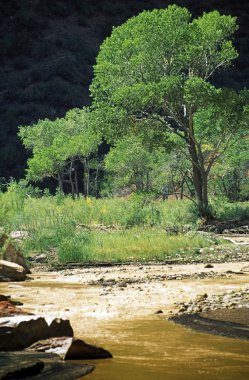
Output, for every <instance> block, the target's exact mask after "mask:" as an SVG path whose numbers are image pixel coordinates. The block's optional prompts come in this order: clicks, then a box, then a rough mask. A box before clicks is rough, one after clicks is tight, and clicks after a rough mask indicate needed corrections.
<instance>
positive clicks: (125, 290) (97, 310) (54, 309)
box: [0, 261, 249, 339]
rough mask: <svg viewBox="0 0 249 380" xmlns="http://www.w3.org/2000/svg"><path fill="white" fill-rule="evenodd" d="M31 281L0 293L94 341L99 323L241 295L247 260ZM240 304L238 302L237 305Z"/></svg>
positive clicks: (162, 314)
mask: <svg viewBox="0 0 249 380" xmlns="http://www.w3.org/2000/svg"><path fill="white" fill-rule="evenodd" d="M31 277H32V279H31V280H30V281H26V282H21V283H1V284H0V288H1V292H0V293H2V294H11V296H12V297H13V298H16V299H19V300H21V301H22V302H23V304H24V305H23V308H25V310H27V311H29V312H32V313H34V314H36V315H51V316H57V317H64V318H69V319H70V321H71V322H72V325H73V327H74V330H76V334H77V335H78V336H81V335H82V336H83V335H84V336H85V333H86V331H89V337H91V338H92V332H93V331H94V335H96V339H97V335H100V336H101V334H102V331H101V328H99V325H101V324H102V323H103V322H106V321H110V320H119V321H121V320H127V319H137V318H140V319H141V318H148V317H151V316H153V315H154V316H155V318H167V317H169V316H171V315H175V314H177V313H179V312H180V313H181V309H182V305H183V304H189V303H190V302H192V301H193V300H195V299H196V297H198V296H199V295H201V294H207V296H208V299H211V298H212V297H214V296H215V295H222V294H226V293H229V292H235V293H239V292H245V291H247V288H248V283H249V271H248V262H245V261H244V262H229V263H213V264H212V265H205V264H203V263H200V264H188V265H186V264H185V265H162V264H157V265H153V264H151V265H141V264H139V265H135V264H133V265H122V266H111V267H90V268H89V267H86V268H79V269H66V270H62V271H60V272H34V273H33V274H32V276H31ZM227 300H228V301H227V304H226V303H225V302H223V307H226V306H228V307H229V308H231V307H232V305H231V302H229V297H228V298H227ZM239 304H240V299H239V298H238V302H237V304H236V305H237V306H238V305H239ZM236 305H234V306H236ZM246 307H249V304H248V305H247V306H246ZM79 319H80V321H81V322H80V324H79ZM82 325H84V329H83V330H82V329H81V327H80V326H82ZM85 327H87V328H86V329H85Z"/></svg>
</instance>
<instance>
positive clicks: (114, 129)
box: [91, 5, 248, 217]
mask: <svg viewBox="0 0 249 380" xmlns="http://www.w3.org/2000/svg"><path fill="white" fill-rule="evenodd" d="M236 29H237V26H236V19H235V18H234V17H231V16H222V15H220V14H219V13H218V12H217V11H213V12H211V13H204V15H203V16H202V17H199V18H197V19H195V20H193V21H192V20H191V15H190V13H189V12H188V10H187V9H185V8H180V7H178V6H176V5H173V6H169V7H168V8H167V9H164V10H153V11H151V12H147V11H145V12H143V13H141V14H139V15H138V16H136V17H133V18H131V19H130V20H128V21H127V22H126V23H125V24H123V25H121V26H120V27H117V28H114V29H113V32H112V35H111V37H110V38H107V39H106V40H105V41H104V43H103V44H102V46H101V49H100V53H99V55H98V57H97V64H96V66H95V78H94V81H93V84H92V86H91V91H92V95H93V100H94V107H95V109H96V110H99V114H100V115H101V114H102V115H104V116H103V117H102V119H101V117H100V118H99V124H100V129H102V130H104V133H105V136H107V137H108V136H110V135H111V134H112V135H114V136H117V135H120V134H121V133H122V134H125V133H128V134H130V133H141V131H144V132H145V133H147V134H148V136H150V133H148V130H150V131H151V130H153V129H154V128H155V129H158V128H160V126H161V130H162V131H168V132H171V133H172V134H173V135H174V136H175V138H174V143H175V149H177V150H181V152H182V154H184V155H185V157H186V159H188V160H189V161H190V162H191V166H192V180H193V184H194V190H195V197H196V203H197V204H198V206H199V210H200V212H201V214H202V215H203V216H204V217H211V212H210V209H209V200H208V177H209V173H210V170H211V168H212V166H213V165H214V163H215V162H216V161H217V160H218V158H219V157H220V155H221V154H223V153H224V152H225V151H226V149H228V147H229V146H230V145H231V144H235V143H238V141H239V139H240V138H241V137H242V136H244V134H245V130H246V128H247V127H246V119H247V118H248V112H247V110H246V108H245V106H244V105H245V93H241V94H237V93H236V92H234V91H232V90H228V89H225V88H216V87H215V86H214V85H213V84H211V82H210V81H211V79H212V77H213V75H214V74H215V73H218V72H219V70H221V69H224V68H227V67H229V65H230V64H231V62H232V60H233V59H235V58H236V57H237V52H236V50H235V48H234V47H233V45H232V40H231V39H232V35H233V33H234V32H235V31H236ZM103 119H105V123H104V124H103ZM207 145H208V146H207Z"/></svg>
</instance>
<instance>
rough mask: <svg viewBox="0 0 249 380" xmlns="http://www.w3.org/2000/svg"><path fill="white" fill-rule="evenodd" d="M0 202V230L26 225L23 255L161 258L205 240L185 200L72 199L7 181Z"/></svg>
mask: <svg viewBox="0 0 249 380" xmlns="http://www.w3.org/2000/svg"><path fill="white" fill-rule="evenodd" d="M0 206H1V207H0V226H1V227H2V228H3V229H4V230H5V231H6V232H10V231H17V230H22V231H26V233H27V238H26V239H25V240H23V241H22V242H21V243H20V244H21V245H22V247H21V248H22V250H23V251H24V253H25V255H32V254H34V253H39V252H50V251H56V252H57V253H58V260H59V261H60V262H64V261H108V260H111V261H126V260H134V261H136V260H163V259H165V257H170V256H172V257H173V256H174V257H175V256H177V255H178V254H179V253H182V252H186V254H188V252H192V253H193V252H195V251H196V250H198V249H199V248H201V247H204V246H209V245H210V244H211V243H210V240H209V239H207V238H205V237H203V236H200V235H198V234H195V232H194V231H196V230H197V228H198V226H200V225H201V223H202V220H201V219H199V218H198V215H197V214H196V212H195V210H194V209H193V207H192V204H191V202H190V201H187V200H182V201H176V200H167V201H159V200H154V199H153V198H151V197H149V196H138V195H134V196H131V197H130V198H129V199H120V198H112V199H94V198H87V199H84V198H79V199H76V200H72V198H71V197H69V196H61V195H60V194H58V195H56V196H50V195H44V194H43V195H41V194H39V193H36V192H35V191H34V190H33V189H32V188H27V187H25V186H23V187H22V186H20V185H19V186H17V185H16V184H13V185H12V186H11V187H10V188H9V191H8V192H5V193H0ZM226 207H227V210H229V212H228V211H227V210H226V213H227V214H228V215H229V217H230V216H231V214H232V213H233V212H235V213H236V214H237V215H239V212H238V210H240V213H241V215H242V214H243V215H245V214H246V213H247V215H248V214H249V212H248V210H249V206H248V203H247V204H244V205H243V206H241V205H237V206H235V205H234V204H233V205H232V206H231V208H230V209H229V207H228V206H226ZM236 207H237V208H236ZM221 210H222V209H221ZM241 210H242V211H241ZM224 212H225V211H224V207H223V213H224ZM220 213H221V211H220Z"/></svg>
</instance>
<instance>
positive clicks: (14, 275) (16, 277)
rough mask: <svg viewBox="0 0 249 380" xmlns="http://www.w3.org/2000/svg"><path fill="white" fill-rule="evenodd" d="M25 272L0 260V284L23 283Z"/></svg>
mask: <svg viewBox="0 0 249 380" xmlns="http://www.w3.org/2000/svg"><path fill="white" fill-rule="evenodd" d="M26 277H27V276H26V270H25V269H24V268H23V267H22V266H21V265H18V264H15V263H12V262H10V261H6V260H0V282H1V281H24V280H26Z"/></svg>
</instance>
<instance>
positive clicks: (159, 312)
mask: <svg viewBox="0 0 249 380" xmlns="http://www.w3.org/2000/svg"><path fill="white" fill-rule="evenodd" d="M155 314H163V311H162V310H157V311H156V312H155Z"/></svg>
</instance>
